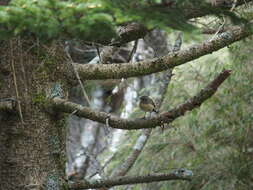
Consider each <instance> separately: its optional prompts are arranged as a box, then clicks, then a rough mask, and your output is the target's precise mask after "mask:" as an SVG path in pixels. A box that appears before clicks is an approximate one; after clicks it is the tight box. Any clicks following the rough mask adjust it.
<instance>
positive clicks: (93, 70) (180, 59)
mask: <svg viewBox="0 0 253 190" xmlns="http://www.w3.org/2000/svg"><path fill="white" fill-rule="evenodd" d="M250 26H251V27H252V23H251V24H250V25H249V26H248V27H246V26H241V27H235V28H234V29H232V30H229V31H227V32H224V33H221V34H219V35H217V36H216V37H214V38H213V39H212V40H211V41H205V42H203V43H200V44H198V45H193V46H191V47H189V48H187V49H185V50H181V51H178V52H176V53H169V54H168V55H166V56H162V57H158V58H155V59H151V60H145V61H141V62H137V63H134V64H129V63H123V64H110V65H107V64H96V65H95V64H93V65H81V64H76V65H75V66H76V68H77V70H78V72H79V73H80V76H81V78H82V79H88V80H91V79H108V78H113V79H117V78H118V79H119V78H128V77H136V76H142V75H148V74H151V73H156V72H160V71H164V70H167V69H169V68H174V67H176V66H179V65H182V64H185V63H187V62H189V61H192V60H195V59H197V58H199V57H201V56H204V55H207V54H210V53H213V52H215V51H217V50H219V49H221V48H224V47H226V46H228V45H230V44H232V43H234V42H236V41H239V40H241V39H243V38H246V37H248V36H249V35H251V34H252V30H250Z"/></svg>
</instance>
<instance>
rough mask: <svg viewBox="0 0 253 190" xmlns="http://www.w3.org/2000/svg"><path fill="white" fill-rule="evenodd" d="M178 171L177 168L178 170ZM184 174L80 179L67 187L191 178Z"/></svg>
mask: <svg viewBox="0 0 253 190" xmlns="http://www.w3.org/2000/svg"><path fill="white" fill-rule="evenodd" d="M178 171H179V170H178ZM185 171H186V172H185V174H183V175H181V174H180V173H179V172H172V173H168V174H148V175H145V176H123V177H114V178H111V179H98V180H92V181H80V182H76V183H74V184H70V185H69V189H75V190H78V189H92V188H103V187H104V188H105V187H106V188H109V187H113V186H116V185H128V184H137V183H151V182H156V181H169V180H191V176H192V173H191V171H189V170H185Z"/></svg>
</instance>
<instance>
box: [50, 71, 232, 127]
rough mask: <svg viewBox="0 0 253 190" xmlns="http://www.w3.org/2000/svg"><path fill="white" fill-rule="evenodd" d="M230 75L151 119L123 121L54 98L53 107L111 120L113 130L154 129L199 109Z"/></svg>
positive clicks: (215, 81) (223, 75) (220, 78)
mask: <svg viewBox="0 0 253 190" xmlns="http://www.w3.org/2000/svg"><path fill="white" fill-rule="evenodd" d="M229 75H230V71H229V70H224V71H223V72H221V73H220V74H219V75H218V76H217V77H216V78H215V79H214V80H213V81H212V82H211V83H210V84H208V85H207V86H206V87H205V88H204V89H202V90H201V91H200V92H199V93H198V94H197V95H196V96H194V97H192V98H190V99H189V100H187V101H186V102H185V103H183V104H181V105H179V106H177V107H176V108H174V109H171V110H169V111H168V112H164V113H161V114H160V115H158V116H156V117H153V118H150V119H122V118H119V117H117V116H113V115H111V114H109V113H105V112H100V111H98V110H92V109H90V108H88V107H85V106H82V105H79V104H75V103H72V102H69V101H67V100H64V99H61V98H58V97H56V98H53V100H52V105H53V106H54V108H55V109H56V111H60V112H65V113H73V112H75V114H76V115H77V116H79V117H84V118H87V119H90V120H93V121H97V122H100V123H104V124H106V122H107V121H106V120H109V125H110V127H113V128H118V129H125V130H132V129H143V128H154V127H156V126H160V125H163V124H164V123H170V122H172V121H173V120H174V119H176V118H178V117H180V116H182V115H184V114H185V112H187V111H191V110H193V109H194V108H196V107H199V106H200V105H201V104H202V103H203V102H204V101H205V100H207V99H208V98H210V97H211V96H212V95H213V94H214V93H215V92H216V91H217V88H218V87H219V86H220V85H221V84H222V82H223V81H224V80H226V79H227V78H228V77H229Z"/></svg>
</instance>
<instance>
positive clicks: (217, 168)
mask: <svg viewBox="0 0 253 190" xmlns="http://www.w3.org/2000/svg"><path fill="white" fill-rule="evenodd" d="M252 51H253V42H252V38H250V39H247V40H245V41H244V42H240V43H237V44H235V45H233V46H230V47H229V48H225V49H222V50H220V51H218V52H216V53H214V54H212V55H207V56H204V57H202V58H200V59H198V60H196V61H194V62H192V63H189V64H186V65H182V66H180V67H177V68H176V69H175V70H174V71H173V73H175V76H174V78H173V80H172V82H171V83H170V85H169V89H168V92H167V94H166V99H165V102H164V103H163V106H162V108H161V111H166V110H168V109H170V108H172V107H174V106H176V105H177V104H178V103H182V102H183V101H184V100H186V99H187V98H189V97H190V96H193V95H194V94H196V93H197V92H198V91H199V90H200V89H201V88H203V87H204V86H205V85H206V84H207V83H208V82H209V81H211V80H212V79H213V78H214V76H215V75H217V73H218V72H219V71H221V70H223V69H224V68H226V69H231V70H232V75H231V76H230V77H229V78H228V80H226V81H225V82H224V83H223V84H222V86H221V87H220V88H219V89H218V91H217V93H216V94H215V95H214V96H213V97H212V98H210V99H209V100H208V101H206V102H205V103H204V104H203V105H202V106H201V107H200V108H199V109H195V110H194V111H192V112H189V113H187V114H186V115H185V116H184V117H180V118H179V119H177V120H176V121H175V122H173V124H171V125H170V126H169V127H167V128H166V129H165V130H164V132H162V130H161V129H159V128H157V129H155V130H154V131H153V133H152V136H151V138H150V139H149V141H148V144H147V145H146V147H145V148H144V151H143V152H142V154H141V156H140V157H139V158H138V160H137V162H136V164H135V166H134V167H133V168H132V170H131V171H130V172H129V175H131V174H132V175H138V174H140V175H141V174H145V173H150V172H161V173H162V172H167V171H171V170H173V169H174V168H180V167H183V168H187V169H191V170H192V171H193V172H194V179H193V181H192V182H190V183H188V182H182V181H173V182H161V183H151V184H145V185H134V186H129V188H130V187H131V188H130V189H136V190H137V189H138V190H139V189H163V190H167V189H185V190H186V189H187V190H189V189H191V190H193V189H205V190H213V189H224V190H225V189H240V190H241V189H243V190H244V189H245V190H246V189H247V190H249V189H252V187H253V182H252V179H253V175H252V173H253V159H252V158H253V139H252V135H253V126H252V123H253V86H252V84H253V71H252V67H253V55H252V54H251V53H250V52H252ZM138 134H139V132H137V131H134V132H133V131H130V132H128V133H127V134H126V135H125V137H124V138H125V140H122V141H121V142H122V144H120V145H119V149H120V150H119V151H118V152H119V154H117V155H116V156H115V158H114V159H113V162H112V164H111V166H110V168H113V167H114V166H115V164H116V165H117V164H119V163H120V160H123V159H124V158H125V157H126V156H127V155H128V154H129V152H130V151H131V147H132V146H133V143H135V140H136V138H137V136H138ZM126 142H127V143H126ZM115 189H126V188H125V187H117V188H115Z"/></svg>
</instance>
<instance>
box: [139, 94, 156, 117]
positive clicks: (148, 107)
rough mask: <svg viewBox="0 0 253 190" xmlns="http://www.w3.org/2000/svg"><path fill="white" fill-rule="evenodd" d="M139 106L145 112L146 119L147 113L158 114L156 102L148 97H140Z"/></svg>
mask: <svg viewBox="0 0 253 190" xmlns="http://www.w3.org/2000/svg"><path fill="white" fill-rule="evenodd" d="M139 106H140V108H141V110H143V111H144V112H145V117H146V112H150V113H152V112H155V113H158V111H157V109H156V105H155V103H154V101H153V100H152V99H151V98H150V97H148V96H141V97H140V103H139Z"/></svg>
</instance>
